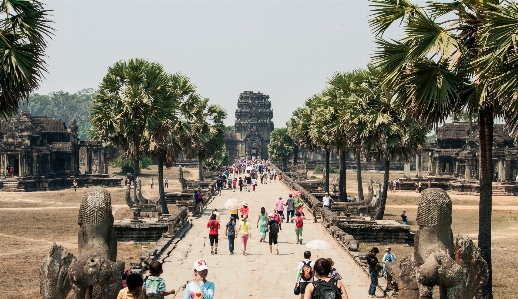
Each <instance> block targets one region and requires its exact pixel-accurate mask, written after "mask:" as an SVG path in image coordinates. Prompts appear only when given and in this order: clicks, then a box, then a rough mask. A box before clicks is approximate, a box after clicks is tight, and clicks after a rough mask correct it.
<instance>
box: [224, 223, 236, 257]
mask: <svg viewBox="0 0 518 299" xmlns="http://www.w3.org/2000/svg"><path fill="white" fill-rule="evenodd" d="M225 236H227V237H228V250H229V251H230V254H231V255H232V254H234V240H235V239H236V238H237V234H236V220H235V218H234V217H233V216H231V217H230V221H229V222H228V223H227V226H226V228H225Z"/></svg>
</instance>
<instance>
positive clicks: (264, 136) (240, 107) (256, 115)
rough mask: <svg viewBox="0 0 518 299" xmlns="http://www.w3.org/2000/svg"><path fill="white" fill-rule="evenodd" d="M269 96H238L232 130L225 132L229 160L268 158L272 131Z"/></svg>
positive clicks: (254, 94)
mask: <svg viewBox="0 0 518 299" xmlns="http://www.w3.org/2000/svg"><path fill="white" fill-rule="evenodd" d="M272 118H273V111H272V103H271V101H270V96H268V95H265V94H262V93H261V92H257V93H255V92H253V91H245V92H243V93H241V94H240V95H239V99H238V101H237V109H236V122H235V125H234V130H230V131H227V132H225V145H226V147H227V150H228V152H229V154H230V157H231V158H242V157H249V158H250V157H255V158H261V159H264V158H268V144H269V143H270V133H271V132H272V131H273V121H272Z"/></svg>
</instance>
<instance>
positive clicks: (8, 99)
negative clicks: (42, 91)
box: [0, 0, 54, 117]
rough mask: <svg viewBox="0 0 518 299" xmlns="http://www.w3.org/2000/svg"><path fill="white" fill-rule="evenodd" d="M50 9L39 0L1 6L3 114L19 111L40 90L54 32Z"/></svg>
mask: <svg viewBox="0 0 518 299" xmlns="http://www.w3.org/2000/svg"><path fill="white" fill-rule="evenodd" d="M49 12H50V11H49V10H45V9H44V5H43V3H41V2H39V1H35V0H34V1H22V0H3V1H2V2H1V3H0V16H2V19H1V20H0V61H1V67H0V113H2V114H3V116H4V117H7V116H11V115H13V114H14V113H17V112H18V104H19V102H20V101H21V100H24V99H25V100H27V99H28V97H29V95H30V94H31V93H32V92H33V91H34V90H36V89H37V88H38V87H39V81H40V79H41V78H42V76H43V73H44V72H46V71H47V69H46V68H45V60H44V57H45V49H46V48H47V41H46V40H45V38H48V37H51V35H52V31H53V30H54V29H53V28H52V27H51V26H50V23H51V22H52V21H50V20H49V19H48V18H47V17H48V14H49Z"/></svg>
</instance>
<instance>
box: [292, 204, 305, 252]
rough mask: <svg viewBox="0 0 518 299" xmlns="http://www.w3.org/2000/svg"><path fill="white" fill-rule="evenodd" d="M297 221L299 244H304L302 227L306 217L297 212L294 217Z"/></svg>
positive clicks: (296, 231) (296, 229)
mask: <svg viewBox="0 0 518 299" xmlns="http://www.w3.org/2000/svg"><path fill="white" fill-rule="evenodd" d="M293 219H294V222H295V235H296V236H297V240H296V241H297V242H296V243H297V244H299V243H300V244H302V228H303V226H304V217H302V215H301V214H300V212H297V213H295V217H294V218H293Z"/></svg>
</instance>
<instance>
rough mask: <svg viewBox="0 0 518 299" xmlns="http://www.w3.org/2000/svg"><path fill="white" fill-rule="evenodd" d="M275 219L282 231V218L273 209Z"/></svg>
mask: <svg viewBox="0 0 518 299" xmlns="http://www.w3.org/2000/svg"><path fill="white" fill-rule="evenodd" d="M273 219H275V220H277V222H278V223H279V229H280V230H282V224H281V223H282V218H281V215H280V214H279V211H277V209H273Z"/></svg>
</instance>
